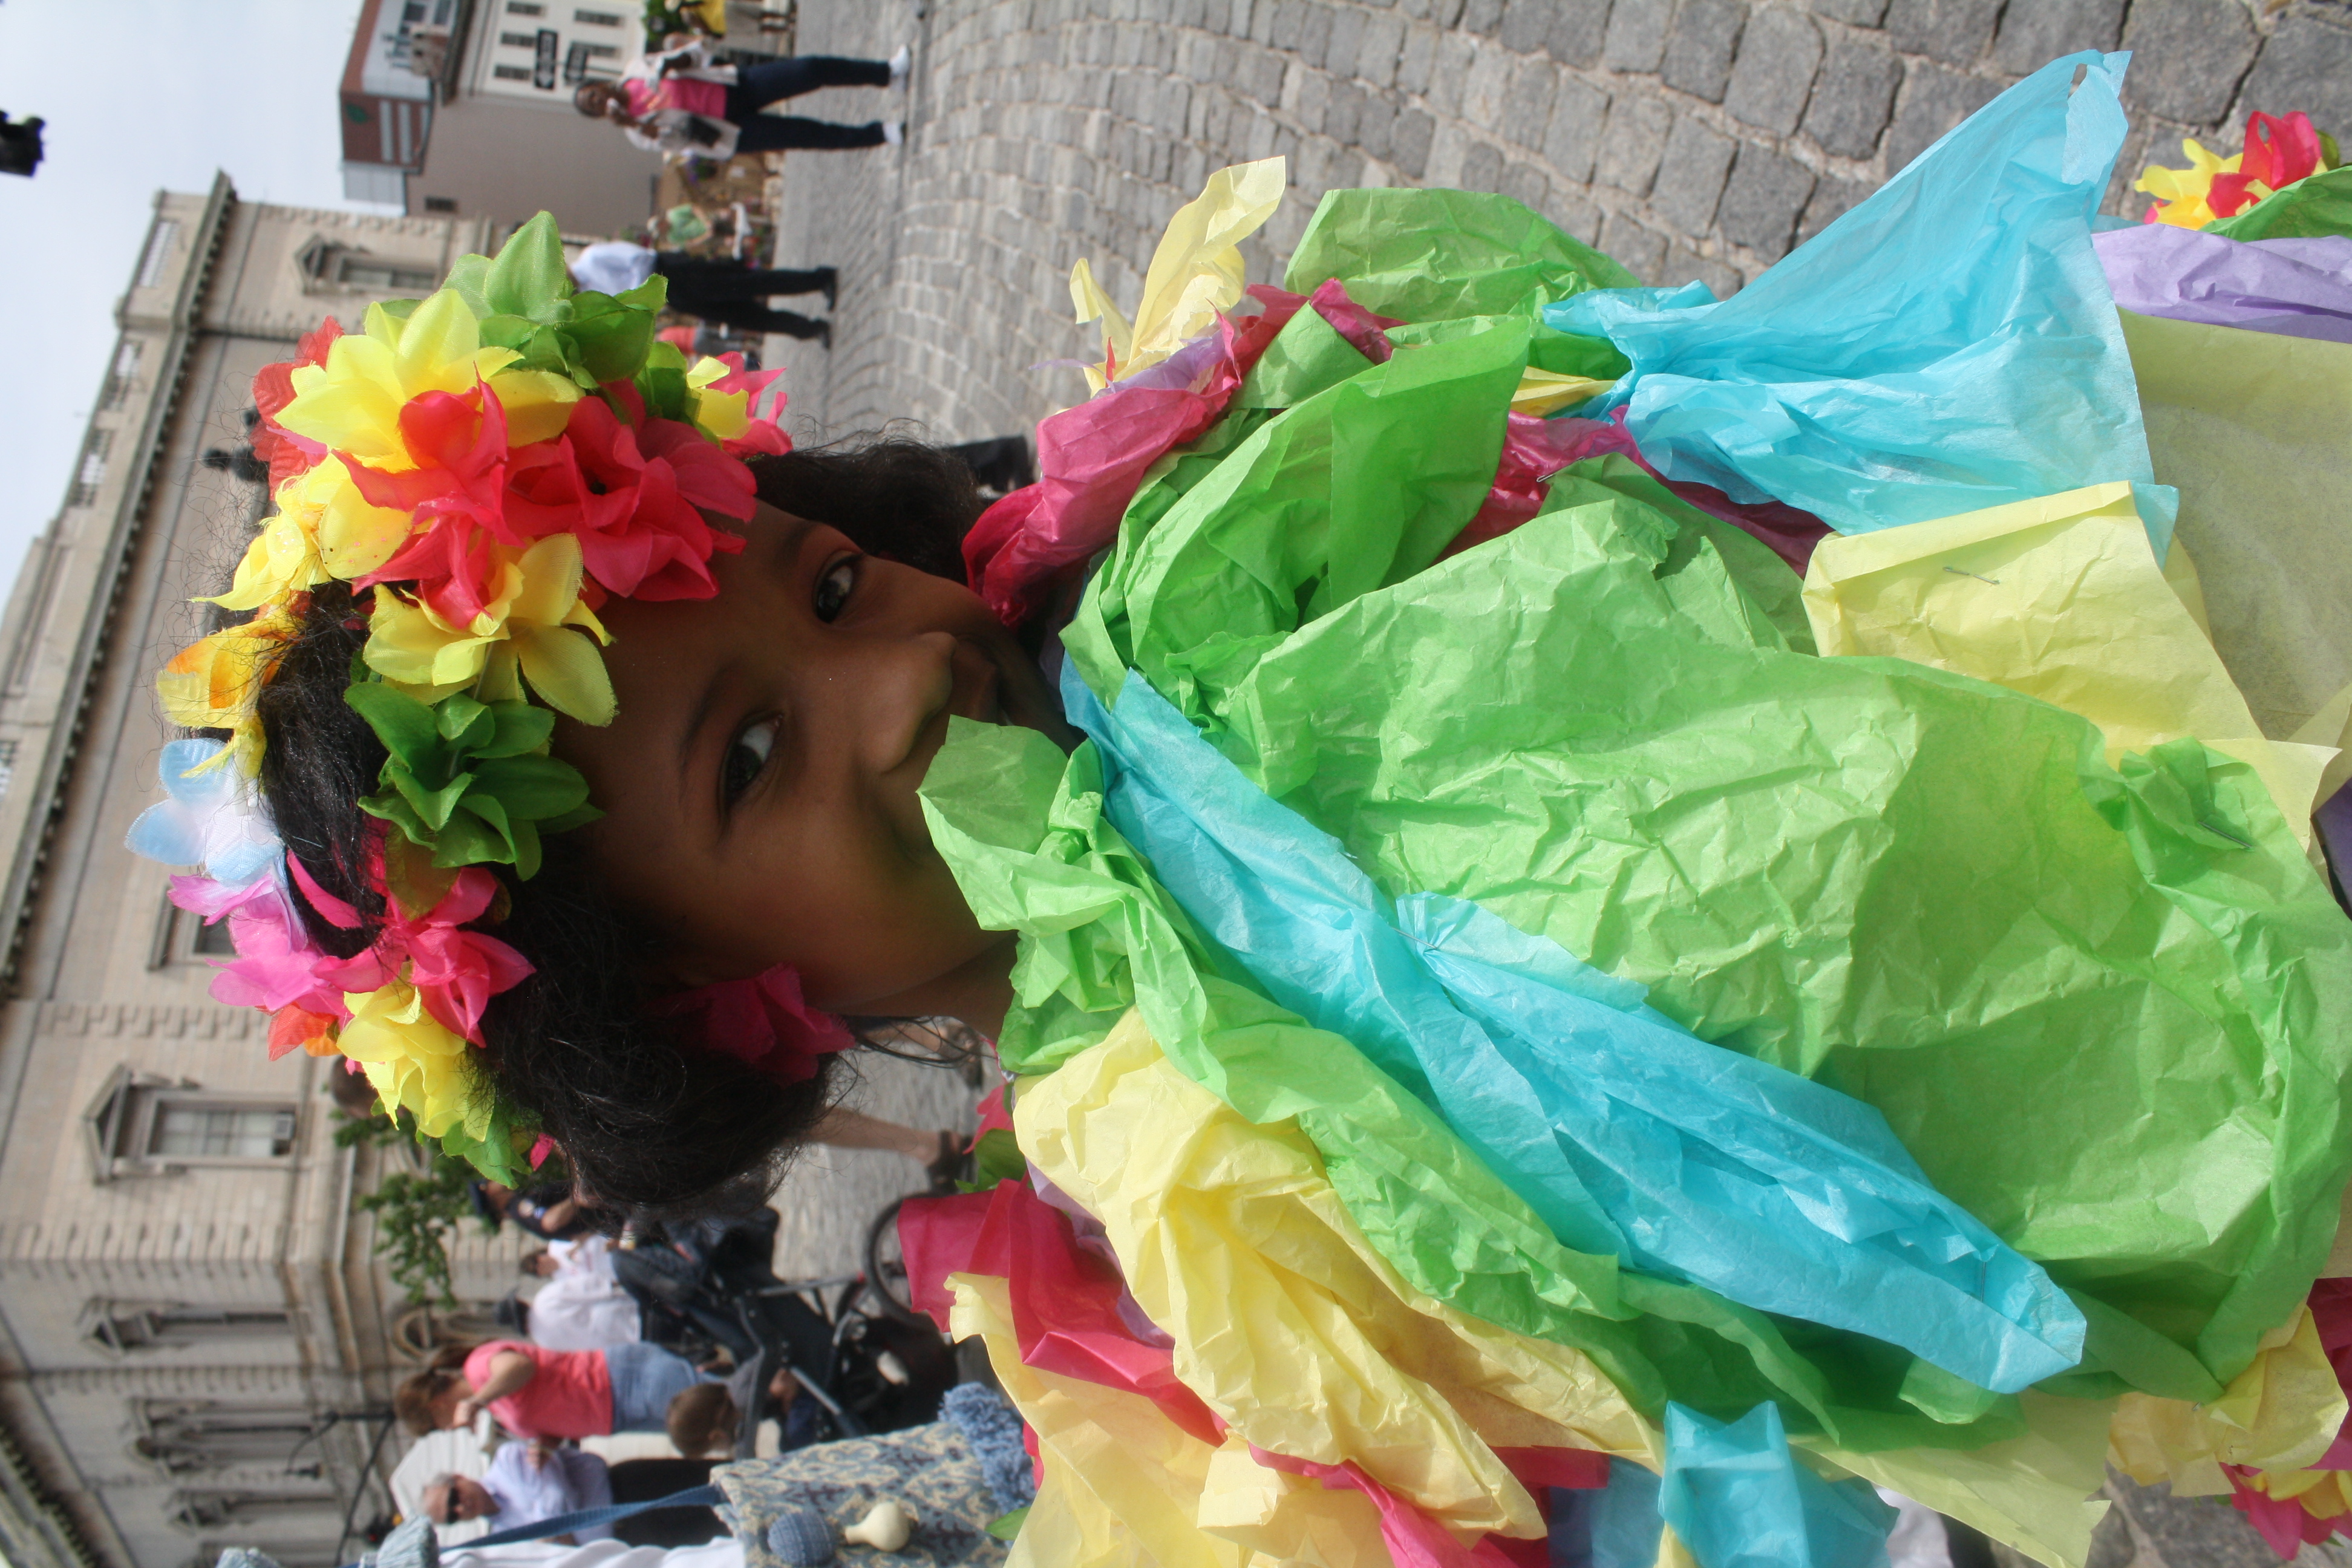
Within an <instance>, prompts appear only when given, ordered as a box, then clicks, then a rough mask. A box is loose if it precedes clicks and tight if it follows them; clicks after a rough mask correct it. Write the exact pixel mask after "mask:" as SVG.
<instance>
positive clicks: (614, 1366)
mask: <svg viewBox="0 0 2352 1568" xmlns="http://www.w3.org/2000/svg"><path fill="white" fill-rule="evenodd" d="M703 1381H705V1379H704V1377H703V1374H702V1373H699V1372H698V1371H696V1370H695V1368H694V1365H693V1363H690V1362H688V1361H687V1360H685V1359H684V1358H683V1357H680V1356H677V1355H673V1354H671V1353H670V1352H668V1351H666V1350H663V1349H662V1348H661V1347H660V1346H658V1345H646V1344H635V1345H614V1346H612V1347H611V1348H609V1349H606V1350H601V1351H551V1350H547V1349H544V1348H542V1347H541V1346H539V1345H535V1344H530V1343H528V1342H524V1341H520V1340H492V1341H491V1342H489V1343H488V1344H483V1345H477V1346H475V1347H474V1348H473V1350H471V1351H470V1352H467V1353H466V1355H465V1359H464V1361H463V1363H455V1361H454V1358H452V1357H448V1356H445V1357H444V1358H442V1360H441V1363H440V1364H438V1365H436V1366H434V1367H432V1368H429V1369H428V1370H426V1371H424V1372H420V1373H417V1374H416V1375H415V1376H414V1377H412V1378H410V1379H409V1380H408V1381H407V1382H405V1383H404V1384H401V1385H400V1389H399V1392H398V1393H397V1394H395V1395H394V1399H393V1407H394V1409H395V1410H396V1411H398V1412H399V1415H400V1418H401V1420H402V1421H403V1422H404V1423H405V1424H406V1425H407V1426H408V1429H409V1430H410V1431H412V1432H414V1433H415V1434H416V1435H417V1436H424V1435H425V1433H427V1432H430V1431H434V1430H436V1428H440V1427H445V1426H471V1425H473V1421H474V1415H475V1413H476V1412H477V1411H479V1410H483V1409H488V1411H489V1413H490V1414H491V1415H494V1416H496V1417H497V1418H498V1423H499V1426H503V1427H505V1428H506V1429H507V1430H508V1431H509V1432H511V1433H513V1434H514V1435H515V1436H518V1437H550V1438H562V1437H599V1436H604V1434H606V1433H608V1432H658V1431H660V1430H661V1429H662V1423H663V1420H664V1418H665V1417H667V1415H668V1413H669V1402H670V1401H671V1400H672V1399H675V1398H676V1397H677V1395H678V1394H682V1393H684V1392H685V1391H686V1390H687V1389H688V1388H691V1387H693V1386H694V1385H695V1384H698V1383H701V1382H703Z"/></svg>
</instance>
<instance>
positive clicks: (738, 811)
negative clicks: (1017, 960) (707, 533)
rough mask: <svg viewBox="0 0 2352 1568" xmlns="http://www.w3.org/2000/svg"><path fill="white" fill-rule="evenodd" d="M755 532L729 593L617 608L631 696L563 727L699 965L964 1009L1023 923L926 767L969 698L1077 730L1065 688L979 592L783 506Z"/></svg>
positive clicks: (730, 563) (821, 990)
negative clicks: (925, 795)
mask: <svg viewBox="0 0 2352 1568" xmlns="http://www.w3.org/2000/svg"><path fill="white" fill-rule="evenodd" d="M742 532H743V534H744V535H745V537H746V539H747V540H748V541H749V542H748V543H747V545H746V546H745V548H744V551H743V552H742V553H741V554H740V555H736V556H719V557H715V558H714V559H713V560H712V562H711V567H712V571H713V574H714V575H715V576H716V577H717V578H718V580H719V595H718V597H716V598H714V599H701V600H693V601H685V602H676V603H661V604H647V603H642V602H638V601H634V600H626V601H622V600H616V601H614V602H613V603H612V604H610V605H607V606H606V607H605V609H604V611H603V612H601V614H602V616H603V618H604V624H605V626H607V627H608V628H609V629H610V630H611V631H612V633H613V643H612V645H611V646H610V647H607V648H606V649H605V650H604V661H605V665H606V667H607V668H609V669H610V670H611V671H612V676H613V687H614V693H615V694H616V695H617V696H618V698H619V700H620V716H619V717H618V718H617V719H615V720H614V721H613V723H612V724H611V725H610V726H608V727H607V728H604V729H602V730H593V729H589V728H587V727H585V726H583V725H580V724H575V723H572V722H570V721H564V722H563V723H562V725H561V726H560V727H559V729H558V731H557V738H556V750H557V751H558V752H560V753H561V754H562V756H563V757H564V758H565V759H566V760H567V761H569V762H571V763H573V764H574V765H576V766H577V767H578V768H579V769H580V770H581V772H582V773H584V774H585V775H586V776H587V780H588V784H589V790H590V799H591V800H592V801H593V803H594V804H595V805H597V806H599V807H601V808H602V809H603V810H604V813H605V814H606V815H605V816H604V820H602V821H600V822H598V823H596V824H594V825H593V826H591V827H589V828H586V829H584V830H583V832H584V833H585V834H586V835H587V836H588V837H589V839H590V841H591V843H592V845H593V848H594V852H595V854H596V857H597V859H598V863H599V865H600V867H601V868H602V869H603V870H604V874H605V877H606V879H607V882H608V885H609V886H610V887H611V888H612V889H613V890H614V892H615V893H616V894H618V895H619V896H621V897H623V898H626V899H630V900H636V901H637V902H638V903H639V905H640V907H641V910H642V912H643V913H645V914H646V915H648V916H649V917H651V918H650V922H649V923H650V924H651V925H652V927H653V929H655V930H656V931H664V932H667V933H673V945H672V947H671V949H670V952H669V953H668V954H667V963H668V964H669V966H670V969H671V972H672V973H671V975H670V978H673V979H675V980H676V981H677V983H678V984H686V985H698V984H709V983H711V982H713V981H718V980H727V979H735V978H739V977H742V976H747V975H751V974H756V973H760V972H761V970H763V969H766V968H768V967H770V966H771V965H772V964H775V963H791V964H793V966H794V967H795V968H797V969H798V970H799V971H800V973H801V978H802V984H803V987H804V989H805V992H806V994H807V995H808V997H809V1000H810V1001H811V1002H812V1003H814V1004H815V1005H818V1006H821V1007H825V1008H828V1009H831V1010H834V1011H836V1012H848V1013H859V1012H865V1013H876V1014H896V1013H907V1014H922V1013H926V1012H940V1013H947V1012H955V1011H957V1008H956V1007H955V1006H953V1005H946V1004H948V1003H950V1002H951V1001H952V1000H953V999H954V998H953V997H952V996H951V995H949V994H948V993H951V992H955V991H957V990H958V989H959V988H960V987H965V986H968V985H969V984H970V978H971V973H972V971H973V970H974V968H975V966H980V967H986V966H989V965H991V964H994V965H996V966H997V967H999V968H1000V969H1001V967H1002V965H1003V963H1006V962H1009V949H1008V948H1007V944H1008V943H1009V942H1010V941H1011V939H1010V937H1008V936H1007V935H1005V934H1004V933H1002V932H990V931H982V930H981V929H980V927H979V926H978V924H977V923H975V922H974V921H973V919H972V916H971V910H969V909H968V908H966V907H965V904H964V900H963V896H962V894H961V892H960V891H958V889H957V888H956V885H955V881H954V879H953V878H952V877H950V875H949V872H948V868H947V866H946V864H945V863H944V862H943V861H942V860H941V859H940V857H939V855H938V854H937V853H936V852H935V851H934V850H933V849H932V848H931V843H930V835H929V830H928V829H927V828H926V827H925V826H924V823H923V816H922V810H921V807H920V805H919V803H918V801H917V799H916V795H915V791H916V786H917V785H919V784H920V783H921V782H922V778H923V773H924V770H925V769H927V768H928V767H929V765H930V761H931V757H932V755H933V754H934V753H935V752H938V750H939V748H940V742H942V741H944V740H945V739H946V736H947V728H948V720H949V717H950V715H960V716H961V717H963V718H967V719H978V720H982V721H988V722H992V723H1007V724H1024V725H1027V726H1030V727H1032V728H1034V729H1038V730H1043V731H1046V732H1047V733H1049V734H1052V735H1054V736H1055V738H1056V739H1057V740H1060V741H1062V742H1063V743H1065V744H1068V743H1069V742H1070V739H1071V737H1070V734H1069V731H1067V730H1066V727H1065V726H1064V725H1063V723H1062V721H1061V717H1060V708H1059V706H1058V704H1056V703H1055V701H1054V700H1053V698H1052V695H1051V694H1050V693H1049V692H1048V691H1047V690H1046V689H1045V680H1044V679H1043V678H1042V677H1041V676H1040V675H1039V674H1038V673H1037V671H1036V669H1035V668H1034V666H1033V665H1032V664H1031V663H1030V662H1029V660H1028V658H1027V657H1026V656H1025V655H1024V654H1023V652H1022V651H1021V648H1020V647H1019V645H1017V644H1016V643H1015V642H1014V641H1013V637H1012V636H1011V634H1009V633H1008V632H1006V631H1005V629H1004V627H1003V626H1002V625H1001V624H1000V623H999V622H998V621H997V619H996V617H995V616H993V615H992V614H990V612H989V610H988V608H987V606H985V605H982V603H981V602H980V600H979V598H978V597H977V596H975V595H972V594H971V592H969V591H968V590H966V589H964V588H962V587H961V586H959V585H958V584H953V583H950V582H948V581H946V580H945V579H943V578H939V577H933V576H930V575H928V574H924V573H921V572H918V571H916V570H915V569H913V568H912V567H908V566H901V565H898V564H897V563H892V562H888V561H883V560H879V559H877V558H875V557H873V556H869V555H863V554H861V553H859V552H858V550H857V548H856V546H855V545H853V544H851V543H850V542H849V541H848V540H847V539H846V538H845V537H844V536H843V535H842V534H840V533H838V532H836V531H834V530H833V529H831V528H827V527H824V526H823V525H821V524H816V523H810V522H804V521H801V520H800V519H797V518H793V517H788V516H786V515H785V514H784V513H782V512H780V511H778V510H775V509H774V508H772V507H769V506H765V505H762V506H761V508H760V510H759V513H758V515H757V516H756V517H754V518H753V519H752V520H751V521H750V522H749V523H748V524H746V525H744V526H743V528H742ZM927 998H929V1003H928V1005H927Z"/></svg>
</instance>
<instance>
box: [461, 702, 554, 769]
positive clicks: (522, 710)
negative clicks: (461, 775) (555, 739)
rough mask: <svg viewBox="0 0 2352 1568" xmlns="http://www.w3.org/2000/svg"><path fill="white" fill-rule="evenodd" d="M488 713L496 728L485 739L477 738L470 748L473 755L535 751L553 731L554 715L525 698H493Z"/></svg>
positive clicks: (491, 755) (507, 755)
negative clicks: (509, 700)
mask: <svg viewBox="0 0 2352 1568" xmlns="http://www.w3.org/2000/svg"><path fill="white" fill-rule="evenodd" d="M490 716H491V717H492V718H493V719H495V720H496V721H497V732H496V733H495V734H493V735H492V736H491V737H490V738H489V739H488V740H487V741H477V742H474V744H473V746H472V747H471V748H470V749H471V750H472V752H473V753H474V755H475V756H477V757H480V758H483V759H486V760H487V759H488V758H492V757H519V756H520V755H522V754H523V753H524V752H536V751H538V750H539V749H540V748H541V747H542V746H544V745H546V744H547V738H548V736H550V735H551V734H552V733H554V731H555V715H554V714H553V713H551V712H550V711H548V710H546V709H544V708H534V707H532V706H531V705H530V703H528V702H493V703H491V704H490Z"/></svg>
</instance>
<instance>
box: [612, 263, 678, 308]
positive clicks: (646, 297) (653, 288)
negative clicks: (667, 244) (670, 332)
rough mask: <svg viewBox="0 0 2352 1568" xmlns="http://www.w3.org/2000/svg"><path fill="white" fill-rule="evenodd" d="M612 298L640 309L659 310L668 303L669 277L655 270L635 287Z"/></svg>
mask: <svg viewBox="0 0 2352 1568" xmlns="http://www.w3.org/2000/svg"><path fill="white" fill-rule="evenodd" d="M613 298H614V299H615V300H619V301H620V302H621V303H622V304H624V305H633V306H635V308H636V309H638V310H653V311H659V310H664V309H667V306H668V304H669V279H667V278H665V277H663V276H662V275H661V274H660V273H658V272H656V273H655V274H654V275H653V276H652V277H650V278H648V279H646V280H645V281H644V282H642V283H640V284H638V285H637V286H636V287H635V288H634V289H629V290H628V291H627V292H625V293H621V294H615V295H614V296H613Z"/></svg>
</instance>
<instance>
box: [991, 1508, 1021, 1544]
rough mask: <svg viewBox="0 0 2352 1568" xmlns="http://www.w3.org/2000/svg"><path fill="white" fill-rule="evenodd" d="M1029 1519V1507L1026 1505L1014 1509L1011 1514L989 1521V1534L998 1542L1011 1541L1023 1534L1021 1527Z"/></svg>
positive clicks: (1002, 1514)
mask: <svg viewBox="0 0 2352 1568" xmlns="http://www.w3.org/2000/svg"><path fill="white" fill-rule="evenodd" d="M1028 1517H1029V1509H1028V1505H1026V1504H1024V1505H1023V1506H1021V1507H1019V1508H1016V1509H1014V1510H1013V1511H1012V1512H1011V1513H1000V1514H998V1515H997V1516H996V1517H995V1518H994V1519H992V1520H990V1521H988V1524H987V1526H986V1528H987V1531H988V1533H989V1534H990V1535H992V1536H993V1537H994V1538H995V1539H996V1540H999V1541H1010V1540H1012V1539H1013V1537H1014V1536H1016V1535H1019V1534H1020V1533H1021V1526H1022V1524H1023V1523H1024V1521H1026V1520H1027V1519H1028Z"/></svg>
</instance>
